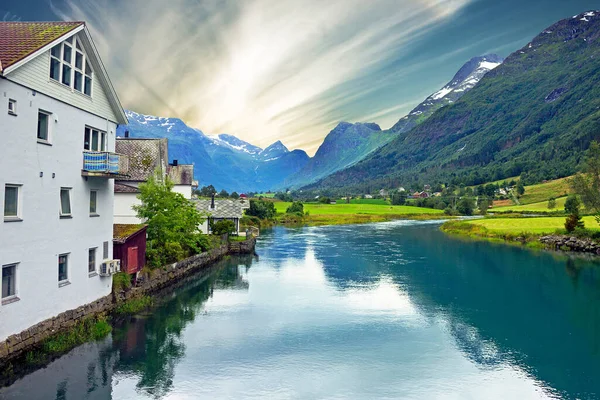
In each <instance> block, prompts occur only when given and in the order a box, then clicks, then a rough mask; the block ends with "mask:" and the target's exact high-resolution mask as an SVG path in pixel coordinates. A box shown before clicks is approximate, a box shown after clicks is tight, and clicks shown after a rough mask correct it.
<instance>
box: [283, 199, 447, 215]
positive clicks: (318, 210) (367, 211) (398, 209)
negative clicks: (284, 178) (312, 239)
mask: <svg viewBox="0 0 600 400" xmlns="http://www.w3.org/2000/svg"><path fill="white" fill-rule="evenodd" d="M291 204H292V203H288V202H283V201H281V202H276V203H275V209H276V210H277V212H278V213H285V211H286V209H287V208H288V207H289V206H290V205H291ZM306 211H308V212H309V214H310V215H311V216H316V215H343V214H356V215H423V214H428V215H433V214H439V215H441V214H443V211H442V210H434V209H432V208H421V207H411V206H390V205H387V204H386V205H383V204H313V203H307V204H304V212H306Z"/></svg>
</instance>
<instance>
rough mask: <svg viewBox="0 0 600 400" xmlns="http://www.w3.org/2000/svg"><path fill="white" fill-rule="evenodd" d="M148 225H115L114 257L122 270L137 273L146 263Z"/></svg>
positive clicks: (131, 273)
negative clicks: (118, 261)
mask: <svg viewBox="0 0 600 400" xmlns="http://www.w3.org/2000/svg"><path fill="white" fill-rule="evenodd" d="M146 229H147V226H146V225H131V224H115V225H113V257H114V258H115V259H117V260H121V271H123V272H126V273H128V274H130V275H133V274H137V273H138V272H140V271H141V270H142V268H143V267H144V265H146Z"/></svg>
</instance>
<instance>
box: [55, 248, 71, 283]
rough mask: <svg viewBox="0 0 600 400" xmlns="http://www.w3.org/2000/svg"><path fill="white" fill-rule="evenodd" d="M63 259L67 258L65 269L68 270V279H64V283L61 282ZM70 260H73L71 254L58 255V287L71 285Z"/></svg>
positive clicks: (66, 273) (66, 272)
mask: <svg viewBox="0 0 600 400" xmlns="http://www.w3.org/2000/svg"><path fill="white" fill-rule="evenodd" d="M61 257H65V268H66V271H65V275H66V278H65V279H63V280H62V281H61V280H60V258H61ZM70 258H71V253H63V254H59V255H58V258H57V261H58V263H57V264H56V267H57V268H58V269H57V271H56V272H58V287H62V286H65V285H68V284H69V283H70V282H69V264H70V262H69V261H70V260H69V259H70Z"/></svg>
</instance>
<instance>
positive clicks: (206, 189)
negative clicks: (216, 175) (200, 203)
mask: <svg viewBox="0 0 600 400" xmlns="http://www.w3.org/2000/svg"><path fill="white" fill-rule="evenodd" d="M199 192H200V193H199V194H200V196H202V197H211V196H212V195H213V194H217V189H215V187H214V186H213V185H208V186H202V188H201V189H200V191H199Z"/></svg>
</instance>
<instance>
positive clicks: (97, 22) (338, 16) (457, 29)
mask: <svg viewBox="0 0 600 400" xmlns="http://www.w3.org/2000/svg"><path fill="white" fill-rule="evenodd" d="M34 1H35V2H38V3H40V7H37V8H36V7H31V4H29V3H30V2H27V3H28V6H27V7H26V6H25V5H21V4H16V3H15V4H2V5H0V18H4V19H20V20H23V21H27V20H52V19H65V20H84V21H86V22H87V24H88V27H89V28H90V30H91V31H92V35H93V38H94V41H95V43H96V46H97V47H98V50H99V52H100V54H101V56H102V58H103V61H104V63H105V65H106V67H107V69H108V71H109V74H110V76H111V79H112V81H113V85H114V86H115V88H116V89H117V92H118V94H119V97H120V99H121V101H122V103H123V105H124V107H125V108H127V109H132V110H134V111H137V112H141V113H144V114H153V115H158V116H165V117H179V118H181V119H183V120H184V121H185V122H186V123H187V124H188V125H190V126H192V127H195V128H199V129H201V130H202V131H203V132H205V133H207V134H218V133H229V134H233V135H236V136H238V137H239V138H241V139H243V140H246V141H249V142H250V143H253V144H256V145H259V146H262V147H266V146H267V145H269V144H271V143H273V142H274V141H276V140H279V139H280V140H282V142H283V143H284V144H286V145H287V146H288V147H290V148H302V149H305V150H306V151H307V152H308V153H309V154H312V153H314V152H315V151H316V149H317V148H318V146H319V145H320V143H321V142H322V140H323V138H324V137H325V135H327V133H328V132H329V131H330V130H331V129H333V128H334V127H335V125H336V124H337V123H338V122H339V121H342V120H346V121H350V122H359V121H360V122H376V123H378V124H380V125H381V126H382V128H384V129H385V128H389V127H391V126H392V125H393V124H394V123H395V122H396V121H397V120H398V119H400V118H401V117H402V116H404V115H405V114H407V113H408V112H409V111H410V109H412V107H414V106H415V105H417V104H418V103H419V102H420V101H422V100H423V99H424V98H425V97H427V96H428V95H429V94H431V93H432V92H435V91H436V90H438V89H439V88H440V87H441V86H442V85H444V84H445V83H446V82H448V81H449V80H450V79H451V78H452V76H453V75H454V73H455V72H456V71H457V70H458V69H459V68H460V66H461V65H462V64H463V63H464V62H466V61H467V60H468V59H470V58H471V57H474V56H479V55H483V54H486V53H490V52H496V53H498V54H499V55H501V56H506V55H508V54H509V53H510V52H512V51H514V50H516V49H518V48H519V47H521V46H523V45H525V44H526V43H527V42H528V40H530V39H531V38H532V37H533V36H534V35H536V34H537V33H538V32H540V31H541V30H543V29H544V28H545V27H547V26H549V25H550V24H552V23H553V22H555V21H556V20H558V19H560V18H564V17H567V16H569V14H570V13H579V12H582V11H584V10H587V9H591V8H594V7H593V4H594V3H595V2H594V1H584V0H582V1H579V0H573V1H569V2H564V1H560V0H532V1H526V2H523V1H517V0H506V1H503V2H497V1H492V0H371V1H367V0H329V1H321V0H297V1H296V0H284V1H282V0H170V1H168V2H165V1H163V0H128V1H116V0H53V1H52V2H50V1H48V0H32V1H31V2H34ZM17 3H18V2H17ZM523 3H527V4H523ZM549 3H556V4H555V5H554V6H552V7H550V6H549ZM566 3H568V4H566ZM6 7H8V9H6Z"/></svg>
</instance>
